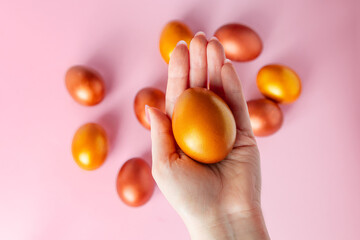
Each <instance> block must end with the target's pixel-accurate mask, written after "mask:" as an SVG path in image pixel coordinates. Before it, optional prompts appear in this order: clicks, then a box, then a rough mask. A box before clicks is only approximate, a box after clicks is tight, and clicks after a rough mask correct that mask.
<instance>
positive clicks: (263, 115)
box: [247, 99, 283, 136]
mask: <svg viewBox="0 0 360 240" xmlns="http://www.w3.org/2000/svg"><path fill="white" fill-rule="evenodd" d="M247 105H248V110H249V115H250V122H251V127H252V130H253V132H254V135H255V136H268V135H271V134H273V133H275V132H276V131H278V130H279V129H280V127H281V125H282V123H283V114H282V111H281V109H280V107H279V106H278V105H277V104H276V103H275V102H273V101H271V100H269V99H256V100H251V101H248V102H247Z"/></svg>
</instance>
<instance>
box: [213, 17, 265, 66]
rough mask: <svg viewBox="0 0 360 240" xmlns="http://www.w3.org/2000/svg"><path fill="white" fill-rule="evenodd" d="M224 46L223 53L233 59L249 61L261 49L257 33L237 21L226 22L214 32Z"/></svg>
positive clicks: (257, 54)
mask: <svg viewBox="0 0 360 240" xmlns="http://www.w3.org/2000/svg"><path fill="white" fill-rule="evenodd" d="M214 35H215V37H217V38H218V39H219V41H220V42H221V44H222V45H223V46H224V50H225V55H226V57H227V58H228V59H230V60H233V61H240V62H242V61H250V60H253V59H255V58H256V57H257V56H259V54H260V53H261V51H262V42H261V39H260V37H259V35H258V34H257V33H256V32H255V31H254V30H252V29H251V28H249V27H247V26H245V25H242V24H237V23H231V24H226V25H224V26H222V27H220V28H219V29H218V30H216V32H215V34H214Z"/></svg>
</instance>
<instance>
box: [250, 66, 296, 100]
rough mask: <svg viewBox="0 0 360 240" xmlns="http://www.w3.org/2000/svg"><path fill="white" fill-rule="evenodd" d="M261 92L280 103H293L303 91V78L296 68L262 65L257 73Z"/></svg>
mask: <svg viewBox="0 0 360 240" xmlns="http://www.w3.org/2000/svg"><path fill="white" fill-rule="evenodd" d="M256 83H257V86H258V88H259V90H260V92H261V93H262V94H263V95H264V96H265V97H268V98H271V99H273V100H274V101H276V102H278V103H292V102H294V101H295V100H296V99H298V98H299V96H300V93H301V80H300V78H299V76H298V75H297V74H296V72H295V71H294V70H292V69H291V68H289V67H286V66H284V65H279V64H272V65H267V66H264V67H262V68H261V69H260V70H259V72H258V75H257V79H256Z"/></svg>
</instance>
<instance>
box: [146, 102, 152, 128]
mask: <svg viewBox="0 0 360 240" xmlns="http://www.w3.org/2000/svg"><path fill="white" fill-rule="evenodd" d="M145 116H146V119H147V121H148V122H149V124H151V120H150V114H149V106H148V105H145Z"/></svg>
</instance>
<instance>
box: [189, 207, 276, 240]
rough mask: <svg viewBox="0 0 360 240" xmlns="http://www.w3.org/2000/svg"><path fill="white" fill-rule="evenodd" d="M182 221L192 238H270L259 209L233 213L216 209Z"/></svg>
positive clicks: (247, 239) (194, 239)
mask: <svg viewBox="0 0 360 240" xmlns="http://www.w3.org/2000/svg"><path fill="white" fill-rule="evenodd" d="M184 222H185V225H186V226H187V228H188V231H189V233H190V236H191V239H192V240H202V239H206V240H210V239H222V240H228V239H231V240H233V239H240V240H268V239H270V237H269V235H268V232H267V229H266V226H265V222H264V218H263V214H262V211H261V209H253V210H249V211H242V212H235V213H223V212H221V211H218V212H215V213H212V214H211V215H208V216H206V217H203V218H198V217H197V218H196V219H195V218H186V219H184Z"/></svg>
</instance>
